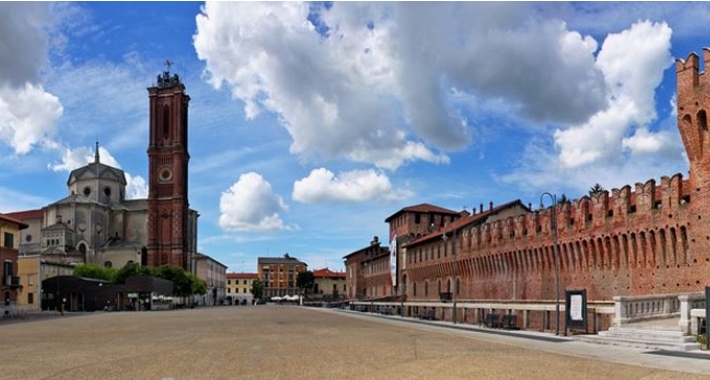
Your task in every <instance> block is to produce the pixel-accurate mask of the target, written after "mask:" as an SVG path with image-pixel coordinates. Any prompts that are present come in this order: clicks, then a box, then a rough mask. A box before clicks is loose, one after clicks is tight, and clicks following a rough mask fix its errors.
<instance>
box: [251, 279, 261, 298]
mask: <svg viewBox="0 0 710 380" xmlns="http://www.w3.org/2000/svg"><path fill="white" fill-rule="evenodd" d="M250 291H251V295H252V296H253V297H254V299H255V300H259V299H261V298H262V297H264V283H263V282H261V279H259V278H257V279H255V280H254V281H252V283H251V290H250Z"/></svg>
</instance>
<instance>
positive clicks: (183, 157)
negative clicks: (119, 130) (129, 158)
mask: <svg viewBox="0 0 710 380" xmlns="http://www.w3.org/2000/svg"><path fill="white" fill-rule="evenodd" d="M168 70H170V66H169V65H168ZM148 97H149V100H150V116H149V118H150V138H149V145H148V165H149V169H148V177H149V182H148V186H149V189H148V226H147V227H148V242H147V243H148V244H147V257H146V260H145V261H146V262H145V263H144V264H146V265H148V266H160V265H164V264H170V265H174V266H178V267H181V268H183V269H188V249H189V243H188V240H189V236H188V235H189V230H188V228H189V226H188V213H189V205H188V194H187V165H188V161H189V160H190V155H189V154H188V152H187V108H188V103H189V102H190V97H189V96H188V95H187V94H185V86H184V85H183V84H182V82H180V78H179V77H178V76H177V75H172V76H171V75H170V72H169V71H165V72H163V74H162V75H159V76H158V79H157V85H155V86H153V87H150V88H148Z"/></svg>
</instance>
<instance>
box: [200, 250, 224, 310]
mask: <svg viewBox="0 0 710 380" xmlns="http://www.w3.org/2000/svg"><path fill="white" fill-rule="evenodd" d="M195 275H196V276H197V277H198V278H199V279H201V280H202V281H204V282H205V285H207V293H206V294H204V295H201V296H197V299H196V301H197V304H198V305H200V306H216V305H221V304H223V303H224V301H225V292H226V283H227V266H226V265H224V264H222V263H220V262H219V261H217V260H215V259H213V258H211V257H209V256H207V255H205V254H202V253H198V254H197V255H196V256H195Z"/></svg>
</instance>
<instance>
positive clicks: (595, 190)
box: [589, 183, 606, 197]
mask: <svg viewBox="0 0 710 380" xmlns="http://www.w3.org/2000/svg"><path fill="white" fill-rule="evenodd" d="M604 191H606V189H604V188H603V187H602V185H600V184H598V183H597V184H595V185H594V186H592V187H591V188H590V189H589V196H590V197H591V196H594V195H599V194H601V193H603V192H604Z"/></svg>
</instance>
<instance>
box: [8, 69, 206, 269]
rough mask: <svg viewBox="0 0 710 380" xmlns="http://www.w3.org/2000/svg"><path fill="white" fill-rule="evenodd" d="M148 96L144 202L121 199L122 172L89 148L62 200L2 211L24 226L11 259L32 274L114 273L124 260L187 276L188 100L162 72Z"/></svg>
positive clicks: (191, 252)
mask: <svg viewBox="0 0 710 380" xmlns="http://www.w3.org/2000/svg"><path fill="white" fill-rule="evenodd" d="M148 93H149V107H150V111H149V114H150V119H149V120H150V125H149V145H148V167H149V195H148V198H147V199H126V185H127V182H126V176H125V174H124V172H123V171H122V170H121V169H118V168H114V167H112V166H109V165H106V164H104V163H102V162H101V158H100V156H99V146H98V143H97V144H96V151H95V155H94V160H93V162H91V163H89V164H88V165H85V166H82V167H80V168H77V169H75V170H73V171H72V172H71V173H70V174H69V178H68V180H67V193H68V195H67V196H66V197H64V198H62V199H60V200H58V201H56V202H54V203H51V204H49V205H47V206H44V207H42V208H41V209H40V210H28V211H21V212H15V213H8V214H7V215H10V216H11V217H14V218H17V219H18V220H21V221H22V222H23V223H25V224H27V225H28V227H27V228H26V229H24V230H22V231H21V233H20V235H21V236H20V244H19V255H20V256H21V257H24V258H25V259H27V258H35V259H36V260H37V266H36V268H38V269H37V270H39V271H40V272H42V266H46V265H50V264H56V263H63V264H72V263H94V264H99V265H103V266H110V267H116V268H120V267H123V266H124V265H126V264H128V263H131V262H135V263H140V264H141V265H145V266H160V265H163V264H171V265H175V266H178V267H181V268H183V269H186V270H188V271H191V272H194V268H192V266H193V264H194V257H195V256H196V254H197V218H198V217H199V214H198V212H197V211H195V210H192V209H190V208H189V204H188V201H187V188H188V184H187V180H188V178H187V172H188V167H187V165H188V161H189V154H188V151H187V136H188V133H187V129H188V122H187V115H188V114H187V105H188V102H189V99H190V98H189V96H187V95H186V94H185V86H184V85H183V83H182V82H181V81H180V79H179V77H178V76H177V75H171V74H170V73H169V72H167V71H166V72H164V73H163V74H162V75H159V76H158V78H157V83H156V84H155V85H153V86H152V87H150V88H148ZM27 267H28V268H32V267H33V266H32V265H27ZM24 275H25V276H28V275H30V274H24ZM35 275H36V276H37V277H36V278H39V279H43V278H46V276H43V275H42V273H35ZM20 276H23V274H20Z"/></svg>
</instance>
